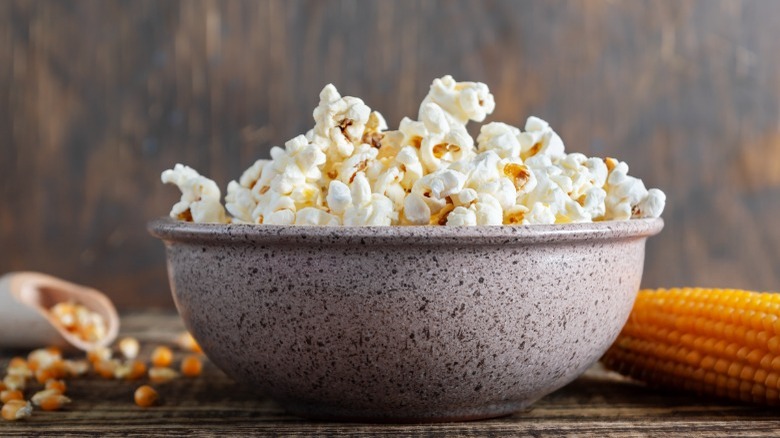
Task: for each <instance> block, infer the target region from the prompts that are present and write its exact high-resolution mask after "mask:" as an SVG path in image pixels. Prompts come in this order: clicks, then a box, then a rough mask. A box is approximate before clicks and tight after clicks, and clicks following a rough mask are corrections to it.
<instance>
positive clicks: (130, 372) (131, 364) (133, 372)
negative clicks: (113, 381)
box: [114, 360, 146, 380]
mask: <svg viewBox="0 0 780 438" xmlns="http://www.w3.org/2000/svg"><path fill="white" fill-rule="evenodd" d="M145 374H146V365H145V364H144V363H143V362H141V361H139V360H132V361H128V362H126V363H124V364H122V365H120V366H119V367H117V368H116V370H114V377H116V378H117V379H125V380H138V379H140V378H141V377H143V376H144V375H145Z"/></svg>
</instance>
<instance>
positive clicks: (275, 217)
mask: <svg viewBox="0 0 780 438" xmlns="http://www.w3.org/2000/svg"><path fill="white" fill-rule="evenodd" d="M263 223H264V224H267V225H292V224H294V223H295V213H294V212H293V211H292V210H279V211H275V212H273V213H271V214H269V215H267V216H265V219H264V220H263Z"/></svg>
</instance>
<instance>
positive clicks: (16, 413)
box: [2, 400, 33, 421]
mask: <svg viewBox="0 0 780 438" xmlns="http://www.w3.org/2000/svg"><path fill="white" fill-rule="evenodd" d="M32 411H33V407H32V404H30V402H28V401H24V400H10V401H9V402H8V403H6V404H4V405H3V409H2V417H3V419H4V420H8V421H16V420H22V419H24V418H27V417H29V416H30V415H32Z"/></svg>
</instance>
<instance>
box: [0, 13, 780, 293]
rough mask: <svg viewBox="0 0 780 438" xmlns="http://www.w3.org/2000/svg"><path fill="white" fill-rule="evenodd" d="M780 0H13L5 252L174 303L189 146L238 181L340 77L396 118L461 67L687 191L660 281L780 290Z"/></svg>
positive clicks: (670, 208) (659, 241) (2, 177)
mask: <svg viewBox="0 0 780 438" xmlns="http://www.w3.org/2000/svg"><path fill="white" fill-rule="evenodd" d="M777 17H780V2H777V1H769V0H768V1H741V2H740V1H706V0H702V1H677V0H668V1H647V2H639V1H630V2H629V1H595V0H594V1H585V0H583V1H560V0H559V1H544V2H541V1H538V2H530V1H484V2H482V1H441V2H435V1H425V2H419V1H396V2H389V1H343V2H326V1H308V2H306V1H224V2H222V1H181V2H177V1H156V0H149V1H132V2H131V1H101V0H93V1H89V0H87V1H61V0H53V1H4V2H1V3H0V272H6V271H11V270H27V269H30V270H40V271H44V272H48V273H51V274H54V275H58V276H62V277H65V278H67V279H70V280H73V281H76V282H80V283H84V284H89V285H92V286H95V287H97V288H100V289H102V290H104V291H106V292H107V293H109V294H110V295H111V296H112V297H113V298H114V300H115V302H116V303H117V304H118V305H119V306H121V307H124V308H128V307H145V306H170V305H171V304H172V301H171V299H170V297H169V292H168V286H167V280H166V274H165V261H164V254H163V247H162V244H161V243H160V242H158V241H156V240H154V239H153V238H151V237H149V236H148V235H147V233H146V231H145V223H146V221H147V220H148V219H150V218H154V217H157V216H161V215H165V214H167V213H168V210H169V208H170V206H171V205H172V204H173V203H174V202H175V201H176V200H177V199H178V197H179V193H178V191H177V190H176V189H175V188H174V187H171V186H163V185H162V184H161V183H160V181H159V176H160V172H161V171H162V170H164V169H166V168H168V167H170V166H172V165H173V164H174V163H176V162H183V163H187V164H189V165H191V166H193V167H195V168H196V169H198V170H199V171H201V172H202V173H204V174H206V175H209V176H211V177H212V178H214V179H215V180H216V181H217V182H218V183H219V184H220V186H221V187H223V190H224V187H225V185H226V183H227V182H228V181H229V180H230V179H232V178H237V177H238V176H239V175H240V172H241V171H242V170H243V169H244V168H245V167H247V166H248V165H250V164H251V163H252V162H253V161H254V160H255V159H256V158H259V157H263V156H265V155H266V154H267V150H268V149H269V147H270V146H271V145H275V144H282V143H283V142H284V141H286V140H287V139H289V138H291V137H293V136H294V135H296V134H298V133H302V132H304V131H305V130H306V129H308V128H309V127H310V126H311V125H312V123H313V122H312V119H311V111H312V109H313V108H314V106H315V104H316V103H317V100H318V98H317V96H318V92H319V90H320V88H321V87H322V86H323V85H325V84H327V83H328V82H333V83H334V84H335V85H336V86H337V87H338V88H339V90H340V91H342V93H344V94H351V95H355V96H359V97H362V98H363V99H364V100H365V101H366V103H368V104H369V105H370V106H372V107H375V108H377V109H380V110H381V111H382V112H383V113H384V114H385V116H386V117H387V119H388V121H389V122H390V124H391V126H392V125H397V123H398V121H399V120H400V118H401V117H402V116H403V115H415V114H416V111H417V106H418V104H419V101H420V100H421V99H422V97H423V96H424V95H425V93H426V91H427V88H428V85H429V83H430V81H431V80H432V79H433V78H434V77H438V76H441V75H443V74H446V73H451V74H453V75H454V76H455V77H456V78H458V79H461V80H478V81H483V82H486V83H487V84H488V85H489V86H490V88H491V89H492V90H493V93H494V94H495V95H496V100H497V102H498V105H497V109H496V112H495V113H494V115H493V116H492V118H491V120H500V121H505V122H508V123H512V124H517V125H522V124H523V122H524V120H525V118H526V117H527V116H528V115H531V114H535V115H539V116H541V117H543V118H545V119H547V120H548V121H550V122H551V123H552V124H553V126H554V128H555V129H557V130H558V132H559V133H560V134H561V136H562V137H563V139H564V141H565V143H566V146H567V148H568V149H569V150H571V151H581V152H584V153H586V154H589V155H596V156H607V155H609V156H615V157H618V158H621V159H623V160H625V161H627V162H628V163H629V164H630V165H631V171H632V173H633V174H635V175H636V176H639V177H641V178H643V179H644V180H645V182H646V184H647V186H648V187H659V188H662V189H663V190H665V191H666V193H667V194H668V196H669V200H668V205H667V210H666V212H665V214H664V218H665V220H666V229H665V230H664V231H663V233H662V234H661V235H660V236H658V237H656V238H653V239H651V241H650V243H649V246H648V254H647V265H646V271H645V272H646V275H645V280H644V285H645V286H647V287H659V286H675V285H702V286H719V287H743V288H753V289H762V290H780V226H778V217H779V216H780V49H779V48H778V44H777V41H780V27H778V26H776V21H777Z"/></svg>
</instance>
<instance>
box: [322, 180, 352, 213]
mask: <svg viewBox="0 0 780 438" xmlns="http://www.w3.org/2000/svg"><path fill="white" fill-rule="evenodd" d="M326 199H327V202H328V207H329V208H330V211H331V212H333V213H335V214H339V215H341V214H344V212H345V211H346V209H347V207H349V206H350V204H352V193H350V190H349V186H347V185H346V184H344V183H343V182H341V181H337V180H333V181H331V182H330V186H329V187H328V195H327V197H326Z"/></svg>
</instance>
